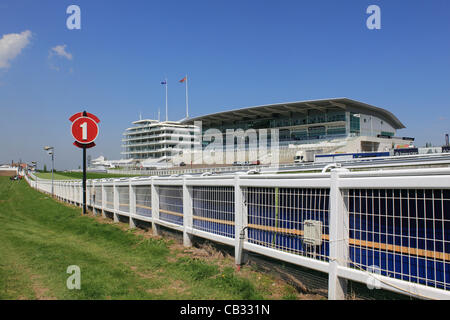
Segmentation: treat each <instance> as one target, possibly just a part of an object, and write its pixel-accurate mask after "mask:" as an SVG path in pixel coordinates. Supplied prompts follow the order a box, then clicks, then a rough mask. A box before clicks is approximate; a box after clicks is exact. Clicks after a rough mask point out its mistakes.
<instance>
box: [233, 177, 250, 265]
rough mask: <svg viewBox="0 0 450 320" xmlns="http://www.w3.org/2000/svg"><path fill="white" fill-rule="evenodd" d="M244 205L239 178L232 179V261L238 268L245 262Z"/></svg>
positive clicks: (245, 216)
mask: <svg viewBox="0 0 450 320" xmlns="http://www.w3.org/2000/svg"><path fill="white" fill-rule="evenodd" d="M246 211H247V210H246V206H245V204H244V192H243V188H242V187H241V185H240V179H239V176H238V175H236V177H235V179H234V240H235V245H234V259H235V263H236V265H238V266H240V265H242V264H244V263H245V262H246V259H247V257H246V255H245V254H244V241H245V238H246V237H247V228H246V227H247V212H246Z"/></svg>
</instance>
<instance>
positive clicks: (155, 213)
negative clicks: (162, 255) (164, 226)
mask: <svg viewBox="0 0 450 320" xmlns="http://www.w3.org/2000/svg"><path fill="white" fill-rule="evenodd" d="M151 188H152V231H153V235H155V236H157V235H159V226H158V225H157V224H156V221H158V220H159V194H158V188H157V187H156V186H155V183H154V179H153V178H152V185H151Z"/></svg>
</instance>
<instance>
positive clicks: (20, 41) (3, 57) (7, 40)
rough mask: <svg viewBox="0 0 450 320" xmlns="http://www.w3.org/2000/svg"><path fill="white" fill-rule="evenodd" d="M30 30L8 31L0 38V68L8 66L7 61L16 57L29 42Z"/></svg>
mask: <svg viewBox="0 0 450 320" xmlns="http://www.w3.org/2000/svg"><path fill="white" fill-rule="evenodd" d="M30 38H31V31H29V30H26V31H23V32H21V33H9V34H5V35H3V37H2V38H1V39H0V69H1V68H8V67H9V66H10V64H9V62H10V61H11V60H13V59H14V58H15V57H17V56H18V55H19V54H20V52H22V50H23V49H24V48H25V47H26V46H27V45H28V44H29V43H30Z"/></svg>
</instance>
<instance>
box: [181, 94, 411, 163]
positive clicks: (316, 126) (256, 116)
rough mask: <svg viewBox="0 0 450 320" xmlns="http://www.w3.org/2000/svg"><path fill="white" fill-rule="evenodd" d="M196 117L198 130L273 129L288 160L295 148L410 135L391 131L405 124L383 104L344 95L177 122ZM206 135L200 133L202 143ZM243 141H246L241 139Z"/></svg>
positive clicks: (378, 142) (379, 146) (338, 148)
mask: <svg viewBox="0 0 450 320" xmlns="http://www.w3.org/2000/svg"><path fill="white" fill-rule="evenodd" d="M200 123H201V131H202V135H203V134H204V133H205V132H206V131H207V130H209V129H211V128H215V129H218V130H220V131H221V132H223V141H224V143H225V141H226V136H225V135H226V131H227V129H228V130H229V129H235V130H236V129H243V130H248V129H255V130H256V131H258V130H261V129H268V132H269V139H268V140H269V141H270V129H278V130H279V146H280V149H282V150H283V152H281V153H280V155H281V156H282V159H280V161H281V162H290V161H292V159H293V156H294V154H295V152H296V151H298V150H302V149H315V150H317V151H319V152H321V153H335V152H350V153H351V152H369V151H388V150H390V149H393V148H394V147H395V146H396V145H405V144H410V143H411V141H413V140H414V139H412V138H399V137H397V136H396V135H397V130H399V129H402V128H405V126H404V125H403V124H402V123H401V122H400V120H399V119H397V117H396V116H395V115H393V114H392V113H391V112H389V111H388V110H386V109H383V108H379V107H375V106H372V105H369V104H366V103H363V102H359V101H355V100H351V99H348V98H335V99H323V100H311V101H300V102H289V103H279V104H271V105H263V106H256V107H250V108H242V109H236V110H231V111H224V112H219V113H214V114H209V115H205V116H200V117H196V118H191V119H187V120H184V121H183V122H182V124H183V125H187V126H193V125H194V124H197V125H198V124H200ZM207 145H208V139H206V143H205V136H204V137H203V147H206V146H207ZM246 147H248V145H246Z"/></svg>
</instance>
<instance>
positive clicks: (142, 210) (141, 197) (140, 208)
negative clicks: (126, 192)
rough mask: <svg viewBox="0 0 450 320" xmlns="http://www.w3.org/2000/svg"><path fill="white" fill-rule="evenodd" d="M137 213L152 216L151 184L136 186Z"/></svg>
mask: <svg viewBox="0 0 450 320" xmlns="http://www.w3.org/2000/svg"><path fill="white" fill-rule="evenodd" d="M135 195H136V214H138V215H141V216H145V217H151V216H152V189H151V186H136V187H135Z"/></svg>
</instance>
